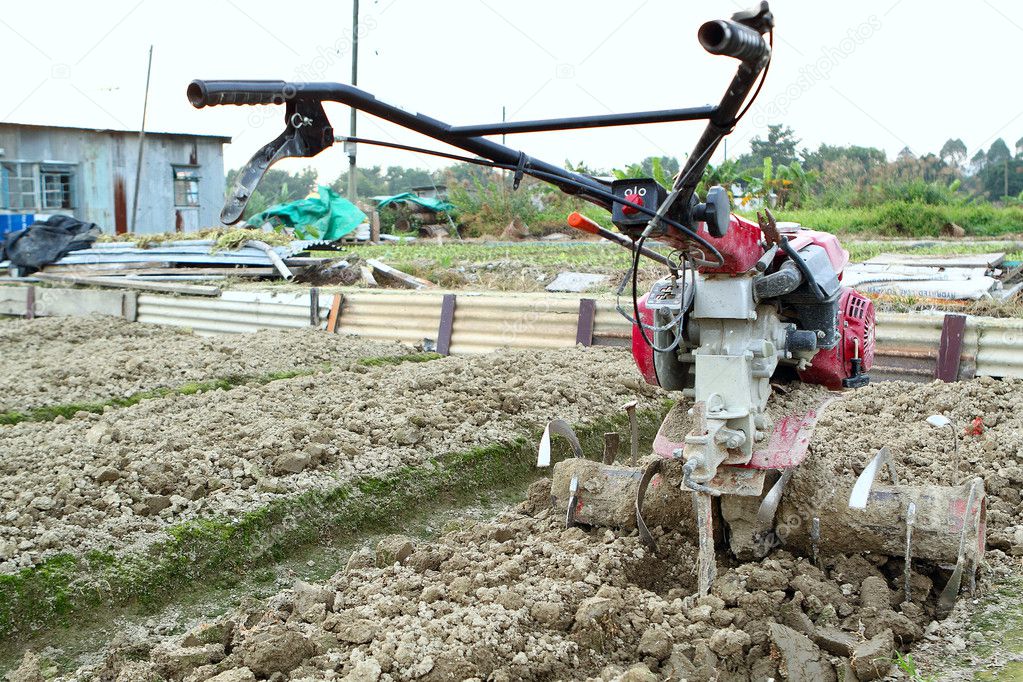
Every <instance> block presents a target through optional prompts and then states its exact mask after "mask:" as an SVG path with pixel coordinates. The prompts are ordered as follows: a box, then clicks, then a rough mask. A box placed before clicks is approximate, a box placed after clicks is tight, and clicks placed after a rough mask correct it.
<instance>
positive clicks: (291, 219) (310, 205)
mask: <svg viewBox="0 0 1023 682" xmlns="http://www.w3.org/2000/svg"><path fill="white" fill-rule="evenodd" d="M319 190H320V196H318V197H308V198H306V199H299V200H298V201H291V202H288V203H286V204H277V205H276V206H271V207H270V208H268V209H266V210H265V211H263V212H262V213H260V214H259V215H254V216H252V217H251V218H249V220H248V222H249V224H250V225H257V226H258V225H262V224H263V223H265V222H267V221H270V220H271V219H277V220H279V221H280V222H282V223H284V224H285V225H287V226H288V227H295V228H299V229H301V228H306V227H311V228H313V230H315V231H316V234H315V235H313V234H308V233H307V234H306V235H304V236H305V237H315V238H317V239H326V240H329V241H333V240H335V239H340V238H341V237H344V236H345V235H346V234H348V233H349V232H352V231H353V230H354V229H355V228H357V227H358V226H359V225H361V224H362V223H364V222H366V214H365V213H363V212H362V211H360V210H359V207H358V206H356V205H355V204H353V203H352V202H350V201H348V200H347V199H344V198H342V197H341V196H340V195H338V194H337V192H335V191H333V190H332V189H330V188H329V187H325V186H324V185H319Z"/></svg>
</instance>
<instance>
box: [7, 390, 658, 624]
mask: <svg viewBox="0 0 1023 682" xmlns="http://www.w3.org/2000/svg"><path fill="white" fill-rule="evenodd" d="M669 407H670V404H669V403H667V402H665V403H664V404H662V405H660V406H659V407H658V408H657V409H651V410H647V411H642V412H639V413H638V416H639V426H640V434H641V437H643V438H644V439H646V440H649V439H651V438H652V437H653V434H654V433H655V432H656V430H657V428H658V427H659V425H660V423H661V420H662V419H663V417H664V415H665V414H666V413H667V410H668V408H669ZM625 429H627V421H626V420H625V418H624V417H623V416H622V415H617V416H615V417H613V418H608V419H601V420H598V421H596V422H594V423H592V424H589V425H585V426H582V427H580V428H578V429H577V431H576V432H577V434H578V435H579V438H580V441H581V442H582V444H583V448H584V451H585V452H589V453H599V452H601V449H602V447H603V434H604V433H606V432H608V431H619V432H624V431H625ZM536 435H537V437H538V436H539V434H536ZM561 440H562V439H557V442H555V444H554V449H555V453H554V454H555V455H556V456H558V457H561V456H565V455H567V454H568V453H567V448H565V446H564V443H562V442H560V441H561ZM535 459H536V439H535V438H529V439H527V438H518V439H515V440H513V441H509V442H505V443H500V444H494V445H490V446H486V447H481V448H476V449H474V450H471V451H468V452H460V453H448V454H446V455H442V456H440V457H437V458H434V459H432V460H429V461H428V462H426V463H425V464H423V465H421V466H418V467H403V468H401V469H399V470H397V471H395V472H393V473H391V474H389V475H388V476H384V477H360V478H358V479H355V480H353V481H349V482H346V483H340V484H339V485H338V486H337V487H335V488H333V489H330V490H325V491H311V492H306V493H302V494H300V495H295V496H292V497H288V498H282V499H280V500H277V501H275V502H273V503H271V504H269V505H267V506H266V507H263V508H261V509H258V510H255V511H251V512H248V513H246V514H243V515H241V516H238V517H236V518H223V517H218V518H210V519H203V520H198V521H192V522H188V523H184V524H180V525H177V526H174V527H172V528H170V529H169V530H168V531H167V536H168V537H167V539H165V540H163V541H161V542H159V543H157V544H154V545H152V546H151V547H150V548H149V549H148V550H147V551H146V552H145V553H144V554H137V555H129V556H123V557H119V556H116V555H114V554H113V553H110V552H103V551H92V552H88V553H87V554H86V555H84V556H82V557H76V556H72V555H70V554H61V555H58V556H54V557H51V558H50V559H48V560H47V561H46V562H44V563H42V564H40V565H38V566H34V567H32V568H26V569H23V570H22V571H21V572H19V573H16V574H13V575H4V576H0V639H7V638H16V637H19V636H25V635H28V634H31V633H32V632H33V631H36V630H39V629H43V628H47V627H50V626H53V625H56V624H67V623H68V622H69V620H70V617H71V616H72V615H73V614H75V613H81V612H84V611H87V610H90V609H96V608H102V607H119V606H125V605H129V604H142V605H146V606H153V607H155V606H158V605H159V604H161V603H165V602H166V601H167V600H168V599H170V598H173V597H174V595H175V593H177V592H178V591H180V590H181V589H182V588H185V587H187V586H189V585H191V584H194V583H196V582H201V583H206V584H210V583H215V582H222V581H230V580H232V579H236V578H237V577H238V576H239V575H240V574H242V573H243V572H245V571H248V570H251V569H253V568H258V567H260V566H265V565H267V564H269V563H272V562H276V561H280V560H282V559H283V558H285V557H287V556H288V555H290V554H292V553H294V552H295V551H297V550H298V549H300V548H302V547H303V546H308V545H309V544H311V543H314V542H317V541H321V540H324V539H326V538H339V537H345V536H351V535H354V534H356V533H365V532H379V531H381V530H389V529H394V528H398V527H400V525H401V522H402V520H404V519H409V518H412V517H414V516H416V515H419V514H422V513H424V512H427V511H431V510H434V509H436V508H439V507H441V506H444V505H452V504H464V503H466V502H467V501H468V500H470V499H478V498H479V495H480V494H481V493H487V492H491V491H499V490H501V489H502V488H505V487H507V486H509V485H513V484H515V483H521V482H522V481H523V480H528V479H530V478H532V477H536V476H538V472H537V471H536V469H535V467H534V463H535Z"/></svg>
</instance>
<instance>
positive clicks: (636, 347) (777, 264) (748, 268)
mask: <svg viewBox="0 0 1023 682" xmlns="http://www.w3.org/2000/svg"><path fill="white" fill-rule="evenodd" d="M699 232H700V234H701V236H704V237H705V238H708V239H711V240H712V243H714V245H715V247H717V248H718V250H719V251H720V252H721V254H722V256H723V258H724V263H723V265H722V266H720V267H717V268H707V267H703V268H700V274H701V276H702V277H710V278H718V279H719V278H722V277H725V278H727V277H743V278H749V276H750V273H752V272H754V270H753V268H754V266H755V265H756V264H757V261H758V260H759V259H760V256H761V254H762V253H763V249H762V248H761V247H760V241H761V239H763V233H762V232H761V230H760V227H759V226H758V225H756V224H755V223H752V222H750V221H748V220H745V219H744V218H740V217H737V216H734V215H733V216H732V217H731V225H730V228H729V230H728V232H727V233H726V234H725V236H723V237H721V238H717V239H714V238H712V237H711V235H710V234H709V233H707V232H706V227H705V226H704V225H702V224H701V225H700V229H699ZM784 234H785V239H787V246H788V251H783V250H781V249H779V250H778V252H777V254H776V257H775V259H774V261H773V262H772V263H770V264H769V265H768V267H767V268H766V271H767V272H776V271H777V270H778V269H780V268H783V267H788V268H789V269H790V270H792V269H794V268H793V264H794V263H793V262H789V263H788V265H787V266H786V265H785V263H786V261H791V260H793V256H792V254H793V253H795V254H799V255H800V259H802V264H801V265H802V270H801V274H800V275H799V281H801V282H805V281H807V280H808V279H809V278H810V277H811V276H812V277H814V278H817V279H819V280H820V281H821V282H825V281H826V282H827V283H828V286H829V287H830V288H828V290H827V292H826V293H827V294H828V296H827V298H824V299H823V300H820V299H818V300H820V303H821V306H817V307H816V309H815V310H809V311H808V309H807V307H806V306H804V307H803V308H802V309H801V308H800V307H799V305H798V304H797V305H790V303H791V302H792V301H790V297H792V296H795V297H796V299H799V292H800V291H803V292H804V295H803V296H802V298H801V299H799V300H801V301H802V302H803V303H804V304H805V303H806V295H805V287H803V288H802V289H799V290H798V291H796V290H792V289H788V290H784V291H782V292H781V293H780V295H779V296H778V298H777V300H778V301H780V303H781V308H782V309H784V310H785V312H786V314H787V315H788V316H790V317H789V319H790V320H793V321H795V322H796V323H797V326H798V328H799V329H800V330H809V331H811V332H816V333H817V334H818V339H824V340H826V342H827V343H829V345H830V343H834V345H833V346H832V347H831V348H820V347H819V346H818V350H816V352H813V350H812V348H813V341H812V335H811V341H810V345H809V350H807V351H805V352H808V353H809V352H813V355H812V360H811V362H810V366H809V367H808V368H807V369H804V370H802V371H800V372H799V376H800V378H801V379H802V380H803V381H806V382H808V383H814V384H821V385H823V386H826V387H827V388H829V389H831V390H839V389H842V388H857V387H859V386H863V385H865V384H866V383H867V381H868V377H867V374H866V373H867V371H868V370H869V369H870V368H871V366H872V365H873V363H874V319H875V316H874V304H873V303H872V302H871V301H870V300H869V299H868V298H866V297H864V296H863V295H861V294H860V293H858V292H856V291H855V290H853V289H851V288H849V287H842V286H841V285H840V280H841V276H842V271H843V270H844V269H845V266H846V265H847V264H848V262H849V254H848V252H847V251H846V250H845V249H843V248H842V247H841V245H840V244H839V242H838V239H837V238H836V237H835V236H834V235H832V234H829V233H827V232H817V231H814V230H802V229H796V230H790V231H787V232H785V233H784ZM789 252H791V253H789ZM761 267H763V266H761ZM804 270H805V271H806V272H803V271H804ZM807 272H809V273H810V274H809V275H807ZM754 279H756V278H754ZM791 281H792V282H796V281H797V279H792V280H791ZM699 286H700V284H699V281H698V282H697V287H699ZM754 289H755V287H754ZM757 294H760V295H759V296H757V295H755V296H754V298H755V300H756V301H760V302H763V301H764V300H765V299H764V298H763V294H762V293H761V292H759V291H757ZM648 296H649V294H648V295H646V296H643V297H642V298H640V299H639V319H640V320H641V321H642V322H643V323H644V324H645V325H648V327H652V326H654V312H653V310H652V308H651V307H650V306H648V305H647V299H648ZM746 296H749V294H748V293H747V294H746ZM796 299H793V300H796ZM766 300H768V301H769V300H774V299H773V298H772V297H769V298H767V299H766ZM832 306H833V307H832ZM810 308H814V306H812V305H811V306H810ZM739 310H740V313H739V314H738V319H744V318H743V315H742V313H741V307H740V308H739ZM673 314H675V313H673ZM793 315H794V316H795V319H793V317H791V316H793ZM711 317H715V315H713V314H712V315H711ZM753 317H755V314H754V315H753ZM818 330H819V331H818ZM802 333H803V334H804V335H805V334H806V333H807V332H806V331H804V332H802ZM654 336H655V334H654V333H653V332H652V331H650V329H648V330H647V332H646V337H647V340H650V341H653V342H654V345H657V346H661V347H666V346H668V345H669V342H670V341H671V340H673V338H674V337H673V336H668V337H666V336H663V335H662V336H661V337H660V338H656V339H655V338H652V337H654ZM836 337H837V343H835V341H834V340H835V339H836ZM804 339H805V336H804ZM647 340H645V339H644V338H643V333H642V332H641V330H640V329H639V328H638V327H637V326H633V329H632V354H633V358H634V359H635V361H636V365H637V366H638V368H639V370H640V373H641V374H642V375H643V378H644V379H645V380H646V381H647V382H648V383H651V384H654V385H657V386H661V387H663V388H666V389H668V390H679V389H681V388H685V387H687V386H688V385H689V383H688V382H690V381H691V376H690V374H689V373H688V371H687V370H686V369H685V368H683V367H681V364H682V363H681V362H680V361H679V360H678V359H677V357H676V354H675V353H671V352H669V353H658V352H656V351H655V350H654V349H653V348H652V347H651V344H650V343H648V342H647ZM804 348H806V346H804ZM797 357H800V356H799V355H798V354H797ZM801 357H809V355H803V356H801Z"/></svg>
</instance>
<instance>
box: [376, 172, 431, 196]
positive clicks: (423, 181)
mask: <svg viewBox="0 0 1023 682" xmlns="http://www.w3.org/2000/svg"><path fill="white" fill-rule="evenodd" d="M384 180H385V181H386V182H387V191H388V192H390V193H391V194H400V193H402V192H408V191H409V190H410V189H412V188H413V187H423V186H426V185H432V184H433V175H432V174H431V173H430V171H428V170H426V169H423V168H405V167H403V166H388V167H387V172H386V173H384Z"/></svg>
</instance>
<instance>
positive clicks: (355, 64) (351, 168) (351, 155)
mask: <svg viewBox="0 0 1023 682" xmlns="http://www.w3.org/2000/svg"><path fill="white" fill-rule="evenodd" d="M358 84H359V0H352V85H353V86H356V85H358ZM355 114H356V110H355V107H352V124H351V126H350V132H349V136H350V137H355ZM345 146H346V147H348V149H347V150H346V151H347V152H348V201H350V202H352V203H353V204H354V203H355V170H356V166H355V143H354V142H349V143H348V144H347V145H345Z"/></svg>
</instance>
